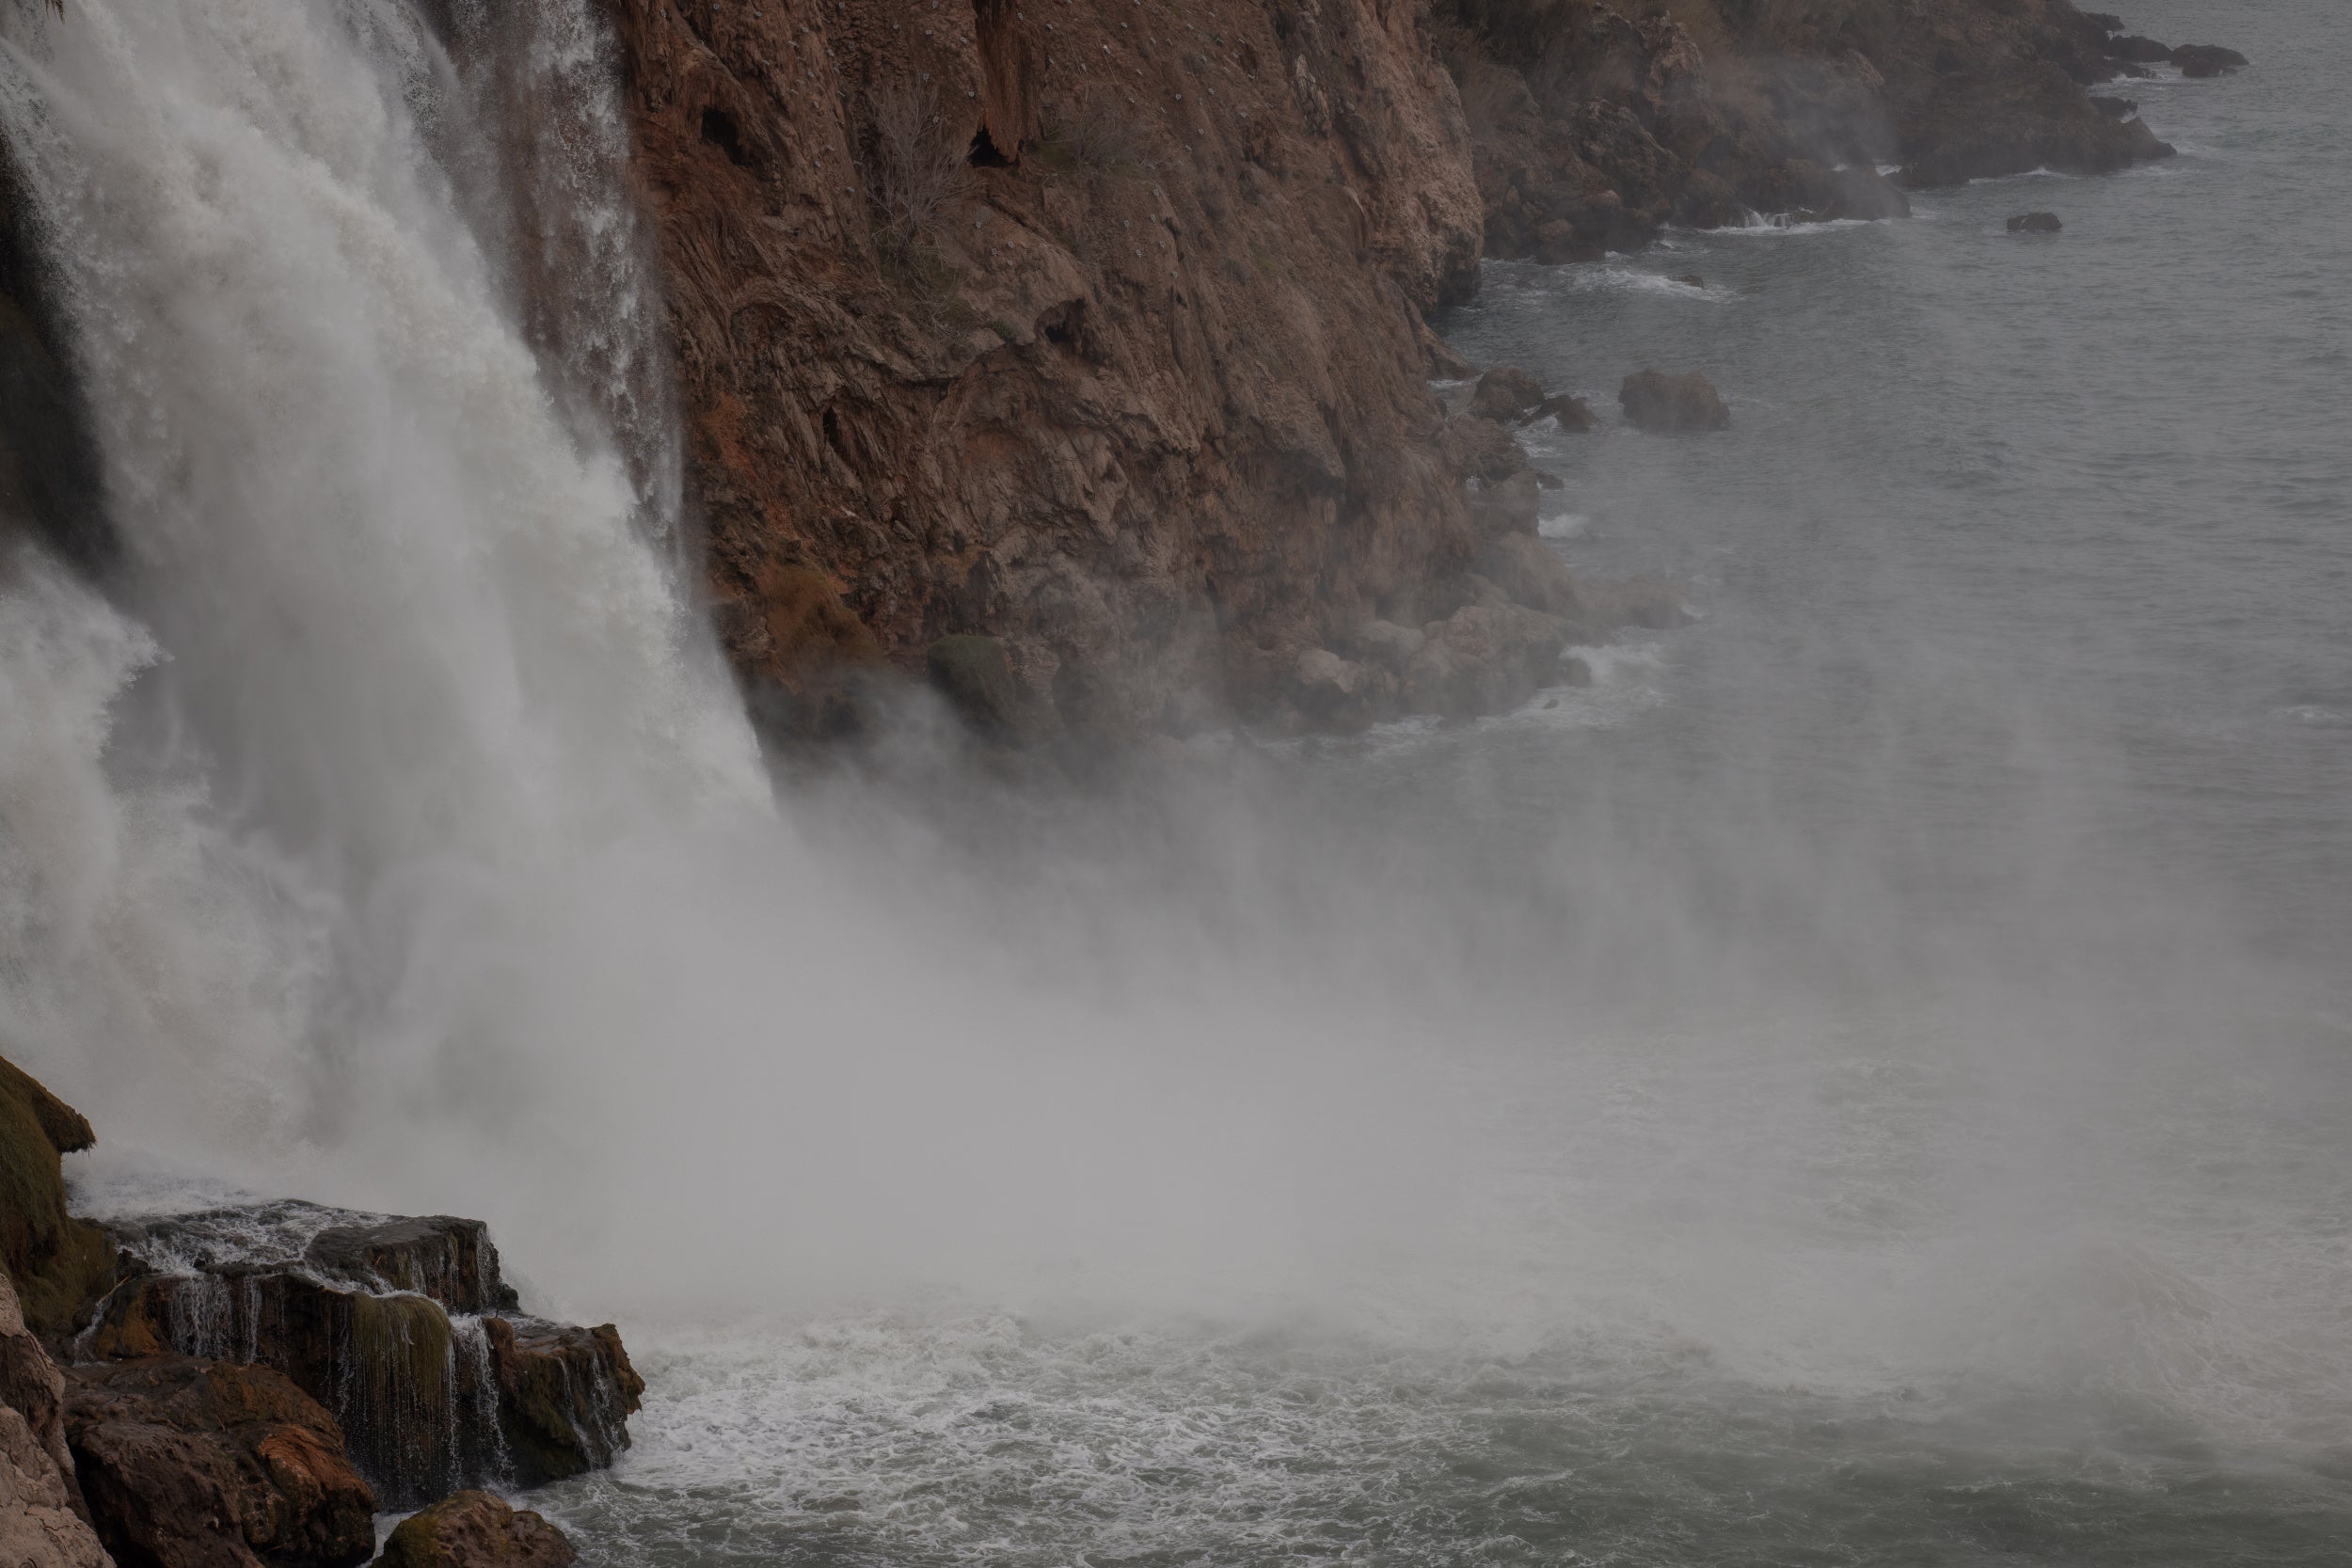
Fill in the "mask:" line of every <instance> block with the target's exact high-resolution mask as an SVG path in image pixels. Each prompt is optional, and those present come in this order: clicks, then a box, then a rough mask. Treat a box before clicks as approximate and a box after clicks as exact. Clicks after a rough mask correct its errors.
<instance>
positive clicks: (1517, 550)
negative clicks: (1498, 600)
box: [1478, 533, 1578, 616]
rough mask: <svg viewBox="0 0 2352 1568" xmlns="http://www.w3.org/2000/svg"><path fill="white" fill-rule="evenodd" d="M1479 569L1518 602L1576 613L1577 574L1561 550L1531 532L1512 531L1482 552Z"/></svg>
mask: <svg viewBox="0 0 2352 1568" xmlns="http://www.w3.org/2000/svg"><path fill="white" fill-rule="evenodd" d="M1478 570H1479V572H1480V574H1481V575H1483V576H1484V577H1486V578H1487V579H1488V580H1489V581H1491V582H1492V583H1494V585H1495V586H1496V587H1498V588H1500V589H1502V591H1503V593H1505V594H1508V595H1510V597H1511V600H1512V602H1513V603H1515V604H1523V605H1526V606H1527V607H1528V608H1529V609H1531V610H1542V611H1543V612H1544V613H1545V614H1547V615H1568V616H1574V615H1576V614H1577V610H1578V604H1577V586H1576V578H1574V577H1573V576H1571V575H1570V574H1569V572H1568V567H1567V562H1564V561H1562V560H1561V559H1560V552H1559V551H1557V550H1555V549H1553V548H1552V547H1551V546H1549V545H1547V544H1545V543H1544V542H1543V541H1542V540H1541V539H1538V538H1536V537H1535V536H1534V534H1532V533H1509V534H1504V535H1503V536H1502V538H1500V539H1496V540H1493V541H1491V542H1490V543H1489V544H1488V545H1487V546H1486V549H1485V550H1484V551H1483V552H1482V553H1481V554H1480V556H1479V561H1478Z"/></svg>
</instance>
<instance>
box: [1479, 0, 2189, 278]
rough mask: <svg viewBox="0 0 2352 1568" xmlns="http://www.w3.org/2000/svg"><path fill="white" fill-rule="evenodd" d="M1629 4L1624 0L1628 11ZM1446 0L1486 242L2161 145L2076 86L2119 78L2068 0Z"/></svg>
mask: <svg viewBox="0 0 2352 1568" xmlns="http://www.w3.org/2000/svg"><path fill="white" fill-rule="evenodd" d="M1630 9H1632V8H1630V7H1629V8H1627V10H1630ZM1644 11H1645V14H1643V15H1642V16H1641V17H1640V18H1639V19H1638V20H1636V19H1634V18H1631V17H1629V15H1627V14H1624V13H1623V12H1621V11H1619V10H1616V9H1612V8H1609V7H1607V6H1604V5H1597V4H1593V3H1591V0H1446V3H1445V4H1443V5H1442V6H1441V7H1440V10H1439V19H1438V29H1439V33H1440V36H1441V38H1442V40H1444V44H1445V51H1446V57H1447V61H1448V64H1449V65H1450V66H1451V67H1452V69H1453V70H1454V73H1455V75H1456V76H1457V77H1458V78H1459V79H1460V81H1461V86H1462V97H1463V101H1464V103H1465V104H1466V105H1467V107H1468V110H1469V114H1470V125H1471V130H1472V135H1473V139H1474V144H1475V146H1476V148H1477V155H1478V156H1477V161H1478V181H1479V188H1480V193H1481V195H1482V197H1483V198H1484V199H1485V202H1486V250H1487V254H1489V255H1494V256H1534V257H1537V258H1538V259H1540V260H1543V261H1576V260H1589V259H1591V258H1595V257H1597V256H1599V255H1600V254H1601V253H1602V251H1603V250H1604V249H1605V248H1606V249H1623V248H1629V247H1630V246H1633V245H1641V244H1644V243H1645V242H1647V241H1648V240H1650V239H1652V238H1655V237H1656V235H1657V234H1658V231H1659V230H1660V229H1661V228H1662V227H1663V226H1665V225H1666V224H1669V223H1681V224H1689V225H1693V226H1698V227H1712V226H1716V225H1721V224H1725V223H1734V222H1738V221H1740V218H1741V216H1742V214H1743V213H1744V212H1760V213H1768V214H1782V213H1800V214H1806V215H1810V216H1814V217H1860V218H1882V217H1892V216H1899V215H1900V214H1903V213H1904V212H1905V211H1907V207H1906V203H1905V201H1904V198H1903V197H1902V195H1901V193H1900V191H1899V189H1898V188H1897V185H1896V184H1895V183H1893V182H1889V181H1887V180H1885V179H1883V178H1882V177H1881V176H1880V175H1879V173H1878V172H1877V169H1878V166H1881V165H1900V166H1901V172H1900V174H1899V181H1900V182H1901V183H1903V184H1908V185H1912V186H1926V185H1940V184H1953V183H1958V182H1963V181H1966V180H1970V179H1977V178H1982V177H1986V176H1992V175H2001V174H2015V173H2020V172H2023V171H2025V170H2027V169H2033V168H2038V167H2042V166H2049V167H2053V168H2059V169H2064V170H2068V171H2071V172H2081V173H2099V172H2105V171H2107V170H2111V169H2116V168H2121V167H2122V166H2125V165H2128V164H2130V163H2132V162H2133V161H2135V160H2137V159H2140V158H2151V157H2161V156H2163V155H2165V154H2167V153H2169V152H2170V151H2171V149H2170V148H2169V147H2167V146H2165V145H2164V144H2163V143H2162V142H2160V141H2158V140H2157V139H2156V137H2155V135H2154V133H2153V132H2152V131H2150V130H2149V129H2148V127H2147V126H2146V125H2144V124H2142V123H2141V122H2140V121H2139V120H2137V119H2130V118H2126V117H2121V116H2117V115H2115V114H2113V113H2112V112H2102V111H2101V110H2100V108H2099V107H2098V106H2097V105H2096V104H2095V103H2093V102H2092V101H2091V99H2090V96H2089V95H2088V94H2087V93H2085V92H2084V90H2083V88H2084V87H2085V86H2086V85H2087V84H2089V83H2091V82H2097V81H2105V80H2107V79H2108V78H2110V77H2113V76H2115V75H2117V74H2118V73H2119V72H2120V71H2123V70H2126V69H2129V68H2128V66H2127V65H2126V63H2125V62H2123V61H2122V60H2120V59H2118V58H2116V57H2114V55H2111V53H2110V46H2109V42H2108V39H2109V35H2110V34H2111V33H2113V32H2114V31H2116V26H2115V25H2114V24H2115V19H2114V18H2112V17H2105V16H2101V17H2092V16H2087V15H2085V14H2084V13H2083V12H2080V11H2078V10H2076V9H2075V8H2074V7H2073V6H2072V5H2071V4H2069V3H2068V0H2004V3H2000V4H1994V3H1992V0H1955V3H1952V4H1939V5H1902V4H1896V3H1892V0H1760V3H1758V0H1672V3H1669V4H1663V5H1657V6H1651V7H1647V8H1644Z"/></svg>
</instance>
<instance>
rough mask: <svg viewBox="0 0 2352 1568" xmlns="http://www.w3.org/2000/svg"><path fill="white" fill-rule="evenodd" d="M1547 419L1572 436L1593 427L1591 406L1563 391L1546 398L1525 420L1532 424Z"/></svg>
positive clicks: (1582, 433)
mask: <svg viewBox="0 0 2352 1568" xmlns="http://www.w3.org/2000/svg"><path fill="white" fill-rule="evenodd" d="M1547 419H1548V420H1554V421H1555V422H1557V423H1558V425H1559V426H1560V428H1561V429H1562V430H1565V431H1566V432H1567V433H1568V434H1570V435H1572V436H1581V435H1584V434H1586V433H1588V432H1589V431H1591V429H1592V428H1593V407H1592V404H1588V403H1586V402H1585V401H1584V400H1583V399H1582V398H1580V397H1576V396H1573V395H1572V394H1569V393H1566V392H1563V393H1561V394H1560V395H1559V396H1558V397H1551V398H1546V399H1545V400H1544V401H1543V402H1542V403H1541V404H1538V405H1537V407H1536V409H1535V412H1534V413H1533V414H1530V415H1529V416H1528V417H1527V421H1528V423H1530V424H1534V423H1535V422H1536V421H1537V420H1547Z"/></svg>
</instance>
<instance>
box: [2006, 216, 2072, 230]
mask: <svg viewBox="0 0 2352 1568" xmlns="http://www.w3.org/2000/svg"><path fill="white" fill-rule="evenodd" d="M2065 227H2066V225H2065V224H2063V223H2060V222H2059V221H2058V214H2056V213H2020V214H2017V215H2016V216H2015V217H2013V218H2011V219H2010V220H2009V231H2010V233H2012V234H2055V233H2057V232H2058V230H2061V229H2064V228H2065Z"/></svg>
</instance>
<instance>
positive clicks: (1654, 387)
mask: <svg viewBox="0 0 2352 1568" xmlns="http://www.w3.org/2000/svg"><path fill="white" fill-rule="evenodd" d="M1617 402H1618V403H1619V404H1622V405H1623V406H1624V408H1625V417H1626V418H1627V420H1630V421H1631V422H1632V423H1633V424H1634V425H1635V426H1636V427H1637V428H1639V429H1642V430H1647V431H1654V432H1658V433H1661V434H1667V435H1672V434H1678V433H1682V432H1687V431H1698V430H1721V429H1723V428H1724V426H1726V425H1728V424H1730V423H1731V410H1730V409H1728V408H1726V407H1725V406H1724V400H1723V398H1722V397H1721V396H1720V395H1718V394H1717V392H1716V390H1715V388H1714V386H1713V384H1712V383H1710V382H1709V381H1708V379H1707V377H1705V376H1703V375H1701V374H1700V373H1699V372H1696V371H1692V372H1690V373H1689V374H1687V375H1668V374H1666V373H1665V372H1663V371H1657V370H1645V371H1637V372H1634V373H1633V374H1631V375H1629V376H1627V377H1626V378H1625V385H1624V386H1623V387H1621V388H1618V390H1617Z"/></svg>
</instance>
